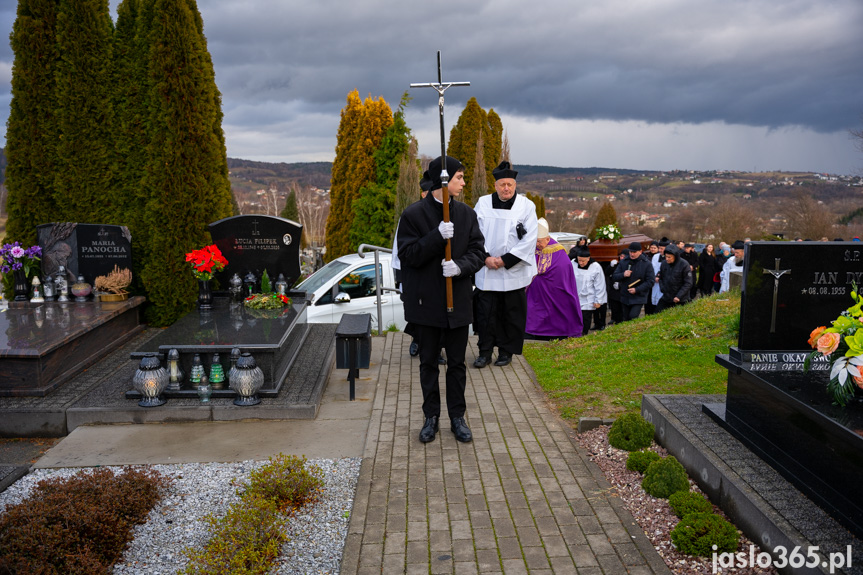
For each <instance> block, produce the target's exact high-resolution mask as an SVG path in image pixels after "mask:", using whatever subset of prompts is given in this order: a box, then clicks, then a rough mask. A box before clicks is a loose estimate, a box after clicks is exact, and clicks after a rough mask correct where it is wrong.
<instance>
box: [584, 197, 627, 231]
mask: <svg viewBox="0 0 863 575" xmlns="http://www.w3.org/2000/svg"><path fill="white" fill-rule="evenodd" d="M609 224H614V225H616V226H617V227H618V228H620V224H618V223H617V212H616V211H615V210H614V206H612V205H611V202H605V203H604V204H602V207H601V208H599V212H597V214H596V219H595V220H594V221H593V227H592V228H590V234H589V235H588V237H590V238H591V239H593V238H595V237H596V230H597V229H599V228H601V227H603V226H607V225H609Z"/></svg>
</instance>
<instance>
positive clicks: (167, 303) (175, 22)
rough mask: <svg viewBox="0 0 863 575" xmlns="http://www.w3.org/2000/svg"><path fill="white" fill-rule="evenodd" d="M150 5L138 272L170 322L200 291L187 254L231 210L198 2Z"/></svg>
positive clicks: (158, 316) (157, 316) (152, 316)
mask: <svg viewBox="0 0 863 575" xmlns="http://www.w3.org/2000/svg"><path fill="white" fill-rule="evenodd" d="M152 13H153V20H152V28H151V34H152V36H151V40H152V41H151V43H150V46H151V47H150V67H149V77H150V95H149V104H150V106H149V107H150V115H149V123H150V129H151V131H152V132H151V136H150V145H149V148H148V161H147V167H146V175H145V178H144V191H145V193H146V194H147V195H148V201H147V205H146V212H145V213H146V219H147V221H149V222H151V223H154V225H153V226H152V228H153V229H152V232H151V235H150V237H149V242H148V243H149V253H148V254H147V258H146V261H145V262H144V266H143V270H142V271H141V276H142V280H143V283H144V287H145V289H146V291H147V297H148V298H149V300H150V302H151V303H152V304H153V305H152V306H151V307H150V308H149V309H148V319H149V321H150V323H152V324H154V325H166V324H169V323H171V322H173V321H175V320H176V319H177V318H178V317H179V316H180V315H182V314H183V313H184V312H186V311H187V310H188V309H189V308H190V307H191V305H192V302H193V301H194V299H195V286H194V281H193V278H192V274H191V273H189V266H188V264H187V263H186V262H185V254H186V253H187V252H189V251H191V250H193V249H197V248H201V247H203V246H204V245H206V244H208V243H209V242H210V234H209V232H208V231H207V225H208V224H209V223H210V222H213V221H216V220H219V219H221V218H224V217H227V216H229V215H231V213H232V203H231V187H230V181H229V180H228V174H227V159H226V157H227V155H226V150H225V145H224V135H223V134H222V133H221V126H220V122H221V117H222V112H221V107H220V99H221V95H220V94H219V91H218V88H216V83H215V73H214V71H213V64H212V60H211V58H210V55H209V52H208V51H207V43H206V39H205V38H204V35H203V25H202V24H201V17H200V14H199V12H198V10H197V5H196V4H195V3H194V2H193V1H192V0H155V3H154V5H153V11H152Z"/></svg>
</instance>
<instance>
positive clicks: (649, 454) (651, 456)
mask: <svg viewBox="0 0 863 575" xmlns="http://www.w3.org/2000/svg"><path fill="white" fill-rule="evenodd" d="M660 459H662V457H661V456H660V455H659V454H658V453H656V452H655V451H649V450H642V451H633V452H632V453H630V454H629V457H627V458H626V468H627V469H628V470H630V471H637V472H639V473H644V472H645V471H647V468H648V467H650V464H651V463H653V462H654V461H659V460H660Z"/></svg>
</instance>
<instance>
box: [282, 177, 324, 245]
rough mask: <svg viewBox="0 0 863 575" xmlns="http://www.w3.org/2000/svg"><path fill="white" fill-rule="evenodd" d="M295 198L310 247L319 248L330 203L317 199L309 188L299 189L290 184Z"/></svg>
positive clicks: (322, 240)
mask: <svg viewBox="0 0 863 575" xmlns="http://www.w3.org/2000/svg"><path fill="white" fill-rule="evenodd" d="M291 189H292V190H293V192H294V194H295V196H296V198H297V210H298V211H299V212H300V223H301V224H303V231H304V232H305V235H306V238H307V240H308V242H309V244H310V245H311V246H314V247H320V246H323V245H324V241H325V236H326V228H327V216H329V214H330V203H329V201H328V200H326V199H324V198H323V197H319V196H318V195H317V194H316V193H315V192H313V191H312V189H311V188H301V187H300V186H298V185H297V184H291Z"/></svg>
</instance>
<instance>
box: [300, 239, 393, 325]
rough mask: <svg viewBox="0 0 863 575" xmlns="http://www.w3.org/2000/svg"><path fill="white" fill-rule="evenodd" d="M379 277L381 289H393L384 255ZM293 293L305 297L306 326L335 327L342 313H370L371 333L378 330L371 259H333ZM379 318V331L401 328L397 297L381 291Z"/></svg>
mask: <svg viewBox="0 0 863 575" xmlns="http://www.w3.org/2000/svg"><path fill="white" fill-rule="evenodd" d="M378 261H379V262H380V264H379V270H378V272H379V274H380V278H381V285H382V287H386V288H390V289H395V287H396V286H395V276H394V275H393V268H392V256H391V255H390V254H388V253H385V252H380V254H379V255H378ZM295 289H298V290H301V291H304V292H306V293H308V294H309V298H310V300H311V301H310V304H309V308H308V315H307V317H308V321H309V323H339V320H340V319H341V317H342V314H344V313H370V314H371V316H372V329H373V330H378V331H380V330H379V329H378V325H377V323H378V304H377V298H376V297H375V256H374V253H366V256H365V257H360V256H359V255H357V254H351V255H347V256H342V257H340V258H337V259H334V260H333V261H331V262H330V263H328V264H327V265H325V266H324V267H322V268H321V269H319V270H318V271H316V272H315V273H313V274H312V275H310V276H309V277H308V278H306V280H305V281H303V283H301V284H300V285H298V286H297V287H296V288H295ZM381 316H382V320H381V321H382V323H383V329H384V330H386V329H387V328H388V327H389V326H390V325H393V324H394V325H395V326H396V328H398V329H399V330H403V329H404V327H405V313H404V307H402V300H401V298H400V297H399V293H398V292H395V291H389V290H382V291H381Z"/></svg>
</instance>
